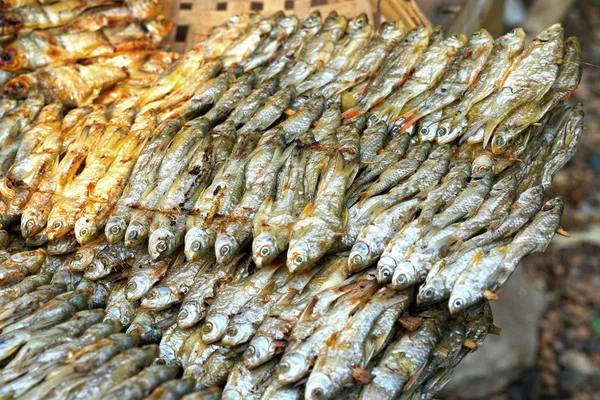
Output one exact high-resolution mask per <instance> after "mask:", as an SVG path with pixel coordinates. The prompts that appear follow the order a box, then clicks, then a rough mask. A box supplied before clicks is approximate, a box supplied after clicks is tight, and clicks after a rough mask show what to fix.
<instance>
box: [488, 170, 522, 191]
mask: <svg viewBox="0 0 600 400" xmlns="http://www.w3.org/2000/svg"><path fill="white" fill-rule="evenodd" d="M516 188H517V177H516V176H515V174H507V175H506V176H505V177H504V178H502V179H500V180H499V181H498V182H496V184H494V186H493V187H492V190H491V192H490V196H492V195H496V194H502V193H506V192H513V193H514V191H515V189H516Z"/></svg>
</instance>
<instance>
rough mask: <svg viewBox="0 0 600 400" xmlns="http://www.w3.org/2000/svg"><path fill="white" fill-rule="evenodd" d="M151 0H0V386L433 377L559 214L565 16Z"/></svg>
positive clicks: (237, 391) (122, 391) (572, 43)
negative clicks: (556, 190) (384, 18)
mask: <svg viewBox="0 0 600 400" xmlns="http://www.w3.org/2000/svg"><path fill="white" fill-rule="evenodd" d="M156 7H158V5H157V3H155V2H154V1H151V0H148V1H133V0H132V1H127V0H125V2H124V3H120V2H119V1H118V0H66V1H59V2H56V3H54V2H47V1H42V0H4V1H3V2H2V3H1V5H0V8H1V9H2V11H0V27H2V35H3V36H2V38H3V40H4V41H3V42H2V43H4V44H3V47H2V53H1V54H0V68H2V69H3V71H4V72H2V74H4V75H3V76H4V78H3V79H4V80H5V81H6V82H5V83H4V86H3V89H2V93H3V94H2V97H1V98H0V167H1V171H0V172H1V176H0V200H2V201H1V202H0V223H1V224H2V230H0V248H1V249H2V250H0V261H1V264H0V367H1V369H0V398H3V399H4V398H6V399H8V398H24V399H89V398H94V399H95V398H102V399H123V398H127V399H142V398H151V399H180V398H182V399H186V400H191V399H218V398H223V399H301V398H304V399H315V400H321V399H431V398H433V396H435V394H436V393H437V392H438V391H439V390H440V389H441V388H442V387H443V386H444V384H445V383H447V382H448V381H449V379H450V378H451V374H452V370H453V368H454V367H455V366H456V365H457V364H458V363H459V362H460V361H461V360H462V359H463V358H464V357H465V356H466V355H467V354H469V353H470V352H472V351H473V350H475V349H476V348H477V347H478V346H480V345H481V344H482V342H483V340H484V338H485V337H486V335H487V334H488V333H496V334H497V333H498V332H499V329H498V328H496V327H495V326H494V325H493V321H492V314H491V310H490V306H489V302H488V301H489V300H494V299H496V298H497V297H498V293H499V291H500V289H501V287H502V285H503V284H504V283H505V282H506V280H507V279H508V278H509V277H510V275H511V274H512V273H513V271H514V270H515V268H516V267H517V265H518V263H519V261H520V260H521V259H522V258H523V257H525V256H526V255H527V254H529V253H531V252H535V251H543V250H544V249H545V248H546V246H548V244H549V242H550V241H551V239H552V237H553V236H554V234H555V233H556V232H558V233H560V234H563V235H567V233H566V232H564V230H562V229H561V228H560V220H561V216H562V212H563V207H564V204H563V200H562V199H561V198H554V199H545V198H544V193H545V191H546V189H547V188H548V187H549V186H550V184H551V182H552V178H553V176H554V175H555V173H556V172H557V171H558V170H559V169H560V168H561V167H562V166H563V165H565V163H567V162H568V161H569V159H570V158H571V157H572V156H573V154H574V152H575V151H576V147H577V144H578V141H579V138H580V135H581V133H582V124H583V109H582V106H581V105H568V104H566V103H563V101H564V100H565V99H567V98H568V97H569V96H570V94H571V93H572V92H573V90H574V89H575V88H576V86H577V85H578V83H579V80H580V77H581V67H580V60H581V53H580V48H579V44H578V41H577V39H575V38H568V39H567V40H565V39H564V37H563V30H562V28H561V27H560V26H559V25H553V26H551V27H549V28H548V29H546V30H544V31H543V32H541V33H540V34H538V35H537V36H536V37H535V38H534V39H533V41H532V42H531V44H529V45H527V46H525V35H524V33H523V31H522V30H521V29H515V30H512V31H510V32H509V33H507V34H506V35H504V36H501V37H499V38H497V39H493V38H492V37H491V36H490V34H489V33H488V32H487V31H486V30H484V29H481V30H478V31H477V32H475V33H473V34H472V35H471V36H470V37H469V38H467V37H465V36H464V35H462V34H458V35H453V36H450V37H446V36H445V35H444V33H443V31H442V30H441V29H440V28H437V29H435V30H434V31H432V32H431V31H427V29H426V28H424V27H418V28H415V29H413V30H411V31H410V32H404V29H403V26H402V24H401V23H398V22H396V23H384V24H383V25H382V26H381V27H380V28H379V29H378V30H377V31H374V29H373V27H372V25H370V24H369V22H368V19H367V17H366V16H365V15H364V14H362V15H359V16H357V17H355V18H354V19H346V18H345V17H343V16H341V15H337V14H336V13H332V14H330V15H328V16H327V17H326V18H325V19H323V18H322V17H321V15H320V14H319V13H318V12H314V13H312V14H311V15H310V16H309V17H308V18H306V19H304V20H300V19H298V18H297V17H296V16H294V15H290V16H286V15H284V14H283V13H281V12H280V13H276V14H274V15H272V16H269V17H265V18H262V19H261V18H259V17H258V16H257V15H255V14H239V15H236V16H235V17H233V18H232V19H230V20H229V21H228V22H226V23H225V24H223V25H221V26H216V27H214V29H213V30H212V32H211V34H210V35H209V36H207V37H205V38H202V40H201V41H200V42H199V44H198V45H197V46H196V47H194V48H193V49H192V50H190V51H189V52H187V53H185V54H182V55H176V54H172V53H169V52H166V51H162V50H157V49H156V48H155V45H156V44H157V43H158V42H159V41H160V38H162V37H164V34H165V33H164V32H162V31H163V30H164V29H168V26H169V24H168V23H167V22H164V21H163V20H162V18H159V17H158V16H157V12H156V10H157V9H156ZM160 32H162V33H160ZM500 295H501V293H500Z"/></svg>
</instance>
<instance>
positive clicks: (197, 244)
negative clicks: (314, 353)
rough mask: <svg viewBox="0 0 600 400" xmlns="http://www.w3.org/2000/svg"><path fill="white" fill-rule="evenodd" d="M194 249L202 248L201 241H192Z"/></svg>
mask: <svg viewBox="0 0 600 400" xmlns="http://www.w3.org/2000/svg"><path fill="white" fill-rule="evenodd" d="M191 247H192V251H198V250H200V242H199V241H197V240H195V241H193V242H192V246H191Z"/></svg>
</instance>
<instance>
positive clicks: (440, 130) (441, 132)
mask: <svg viewBox="0 0 600 400" xmlns="http://www.w3.org/2000/svg"><path fill="white" fill-rule="evenodd" d="M446 133H448V130H447V129H446V128H438V130H437V132H436V134H437V135H438V136H445V135H446Z"/></svg>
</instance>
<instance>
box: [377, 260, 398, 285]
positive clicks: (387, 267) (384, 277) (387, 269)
mask: <svg viewBox="0 0 600 400" xmlns="http://www.w3.org/2000/svg"><path fill="white" fill-rule="evenodd" d="M397 265H398V263H397V262H396V260H395V259H394V258H393V257H391V256H383V257H381V259H380V260H379V262H378V263H377V281H378V282H379V283H381V284H384V283H388V282H390V281H391V280H392V276H393V275H394V271H395V270H396V266H397Z"/></svg>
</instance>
